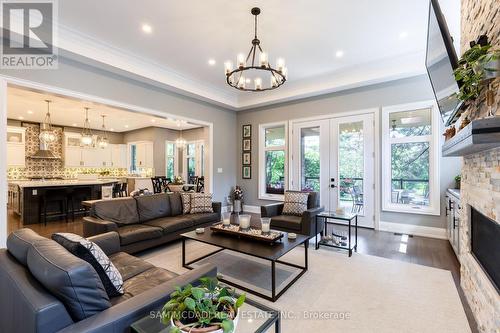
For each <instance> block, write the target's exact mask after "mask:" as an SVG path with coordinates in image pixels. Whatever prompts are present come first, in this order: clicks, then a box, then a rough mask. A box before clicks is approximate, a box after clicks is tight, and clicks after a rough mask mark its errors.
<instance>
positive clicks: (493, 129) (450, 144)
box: [443, 117, 500, 157]
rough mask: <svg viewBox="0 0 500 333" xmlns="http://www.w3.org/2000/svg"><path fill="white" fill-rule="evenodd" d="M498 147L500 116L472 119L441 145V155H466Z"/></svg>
mask: <svg viewBox="0 0 500 333" xmlns="http://www.w3.org/2000/svg"><path fill="white" fill-rule="evenodd" d="M497 147H500V117H493V118H484V119H477V120H473V121H472V122H471V123H470V124H468V125H467V126H466V127H464V128H463V129H462V130H460V132H458V133H457V134H456V135H455V136H454V137H453V138H451V139H449V140H448V141H446V142H445V143H444V145H443V156H445V157H446V156H467V155H471V154H475V153H478V152H481V151H484V150H488V149H493V148H497Z"/></svg>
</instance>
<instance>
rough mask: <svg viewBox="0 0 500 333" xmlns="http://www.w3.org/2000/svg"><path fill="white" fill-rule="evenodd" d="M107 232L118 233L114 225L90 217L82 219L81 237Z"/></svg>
mask: <svg viewBox="0 0 500 333" xmlns="http://www.w3.org/2000/svg"><path fill="white" fill-rule="evenodd" d="M109 231H118V226H117V225H116V223H114V222H111V221H106V220H102V219H98V218H95V217H90V216H85V217H84V218H83V237H90V236H95V235H99V234H104V233H106V232H109Z"/></svg>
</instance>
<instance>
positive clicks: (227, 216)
mask: <svg viewBox="0 0 500 333" xmlns="http://www.w3.org/2000/svg"><path fill="white" fill-rule="evenodd" d="M230 223H231V213H230V212H224V213H222V225H224V226H226V227H227V226H228V225H229V224H230Z"/></svg>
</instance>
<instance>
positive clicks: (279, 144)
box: [259, 123, 288, 200]
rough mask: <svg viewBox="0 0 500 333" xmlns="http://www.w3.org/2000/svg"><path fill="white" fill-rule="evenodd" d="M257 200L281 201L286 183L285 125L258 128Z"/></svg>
mask: <svg viewBox="0 0 500 333" xmlns="http://www.w3.org/2000/svg"><path fill="white" fill-rule="evenodd" d="M259 154H260V158H259V163H260V165H259V198H261V199H270V200H283V195H284V193H285V188H286V184H287V181H288V179H287V178H288V172H287V167H288V161H287V159H288V157H287V156H288V154H287V125H286V123H274V124H264V125H260V126H259Z"/></svg>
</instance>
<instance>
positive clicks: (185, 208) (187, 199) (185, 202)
mask: <svg viewBox="0 0 500 333" xmlns="http://www.w3.org/2000/svg"><path fill="white" fill-rule="evenodd" d="M192 194H194V193H181V200H182V214H189V212H191V200H192Z"/></svg>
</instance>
